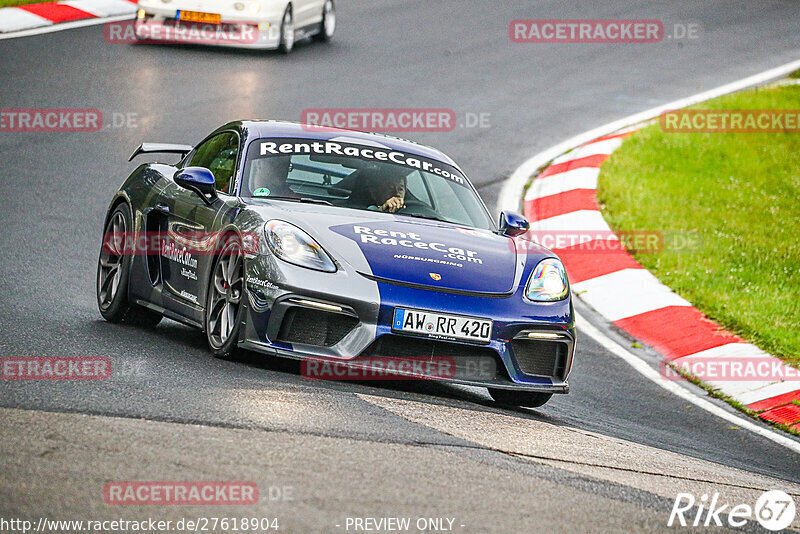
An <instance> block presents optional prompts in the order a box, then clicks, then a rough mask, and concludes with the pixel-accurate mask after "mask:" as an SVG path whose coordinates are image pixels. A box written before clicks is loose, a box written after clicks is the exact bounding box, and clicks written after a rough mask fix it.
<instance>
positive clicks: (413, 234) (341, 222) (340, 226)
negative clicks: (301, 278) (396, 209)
mask: <svg viewBox="0 0 800 534" xmlns="http://www.w3.org/2000/svg"><path fill="white" fill-rule="evenodd" d="M248 204H249V206H248V207H249V208H250V209H253V210H254V211H257V212H259V215H261V217H262V218H263V219H264V220H267V219H270V218H278V219H282V220H285V221H287V222H290V223H292V224H295V225H296V226H298V227H300V228H302V229H303V230H305V231H306V232H308V233H310V234H311V235H312V236H314V237H315V238H316V239H318V240H319V243H320V245H322V246H323V248H325V249H326V250H327V251H328V252H329V253H330V254H331V256H333V257H334V259H336V260H338V261H344V262H346V263H348V264H349V265H351V266H352V267H353V268H354V269H356V270H357V271H359V272H361V273H362V274H365V275H368V276H374V277H377V278H381V279H385V280H387V281H391V282H398V283H401V284H413V285H419V286H425V287H430V288H431V289H444V290H454V291H465V292H477V293H493V294H502V293H505V294H508V293H512V292H513V291H514V290H515V289H516V284H517V283H518V278H520V277H521V275H522V270H523V269H524V266H525V257H524V256H526V255H524V254H523V255H520V257H518V256H517V253H516V248H515V243H514V240H512V239H510V238H508V237H505V236H501V235H497V234H495V233H494V232H491V231H489V230H477V229H468V228H462V227H459V226H457V225H453V224H449V223H440V222H437V221H430V220H425V219H414V218H410V217H402V216H397V215H391V214H387V213H378V212H371V211H363V210H352V209H346V208H334V207H330V206H320V205H312V204H297V203H286V202H269V201H267V200H263V201H262V200H260V199H259V200H252V199H248ZM262 206H263V207H262Z"/></svg>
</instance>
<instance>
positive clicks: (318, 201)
mask: <svg viewBox="0 0 800 534" xmlns="http://www.w3.org/2000/svg"><path fill="white" fill-rule="evenodd" d="M253 198H261V199H264V200H287V201H289V202H302V203H303V204H323V205H325V206H333V204H331V203H330V202H328V201H327V200H322V199H319V198H311V197H281V196H269V197H253Z"/></svg>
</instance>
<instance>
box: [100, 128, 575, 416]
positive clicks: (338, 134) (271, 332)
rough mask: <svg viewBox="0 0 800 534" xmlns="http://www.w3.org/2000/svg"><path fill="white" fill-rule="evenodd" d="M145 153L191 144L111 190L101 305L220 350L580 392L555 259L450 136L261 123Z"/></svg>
mask: <svg viewBox="0 0 800 534" xmlns="http://www.w3.org/2000/svg"><path fill="white" fill-rule="evenodd" d="M149 153H173V154H179V155H180V158H181V159H180V161H179V162H178V163H177V164H174V165H169V164H163V163H148V164H143V165H141V166H139V167H138V168H137V169H136V170H134V171H133V173H132V174H131V175H130V176H129V177H128V178H127V180H125V183H124V184H123V185H122V187H121V188H120V189H119V191H118V192H117V193H116V194H115V195H114V198H113V200H112V201H111V204H110V207H109V209H108V213H107V216H106V218H105V226H104V228H105V231H104V237H103V245H102V247H101V253H100V259H99V263H98V269H97V301H98V305H99V308H100V312H101V314H102V315H103V317H105V318H106V319H107V320H109V321H111V322H128V323H133V324H138V325H143V326H146V325H150V326H153V325H155V324H157V323H158V322H159V321H160V320H161V318H162V317H164V316H165V317H169V318H171V319H174V320H176V321H180V322H182V323H185V324H187V325H191V326H194V327H197V328H199V329H201V330H202V331H204V332H205V335H206V338H207V341H208V345H209V347H210V350H211V352H213V353H214V354H215V355H217V356H218V357H223V358H233V357H235V356H236V354H237V351H240V350H243V349H247V350H250V351H256V352H259V353H263V354H265V355H267V356H281V357H289V358H296V359H300V360H302V361H304V362H313V363H314V364H315V365H316V364H318V363H319V362H323V363H331V362H334V363H336V364H337V365H346V366H347V367H348V368H352V369H359V368H361V369H364V368H365V367H364V366H367V367H370V368H373V369H374V367H375V365H376V362H381V361H384V360H385V361H388V362H393V363H392V365H389V364H387V365H386V366H385V369H386V370H387V371H391V373H392V376H398V377H400V376H412V377H424V378H433V379H442V380H449V381H452V382H455V383H461V384H468V385H473V386H483V387H487V388H488V389H489V392H490V394H491V395H492V397H493V398H494V399H495V400H497V401H498V402H500V403H503V404H509V405H519V406H541V405H543V404H544V403H545V402H547V401H548V400H549V399H550V398H551V396H552V395H553V393H567V392H568V389H569V385H568V382H567V376H568V375H569V372H570V369H571V367H572V360H573V352H574V348H575V329H574V316H573V307H572V300H571V296H570V289H569V284H568V280H567V275H566V272H565V271H564V267H563V266H562V264H561V261H560V260H559V259H558V258H557V257H556V256H555V255H554V254H553V253H552V252H551V251H550V250H548V249H546V248H543V247H541V246H539V245H537V244H535V243H532V242H530V241H528V240H524V237H522V234H524V233H525V232H526V231H527V229H528V222H527V221H526V220H525V219H524V218H523V217H521V216H520V215H516V214H514V213H511V212H503V213H501V214H500V218H499V223H498V224H495V223H494V222H493V221H492V218H491V216H490V214H489V212H488V211H487V209H486V206H485V205H484V203H483V201H482V200H481V199H480V197H479V196H478V194H477V192H476V191H475V189H474V187H473V186H472V184H471V183H470V182H469V180H468V179H467V178H466V177H465V175H464V172H463V171H462V170H461V169H460V168H459V167H458V166H457V165H456V164H455V163H454V162H453V161H452V160H451V159H450V158H449V157H448V156H446V155H444V154H443V153H441V152H439V151H438V150H435V149H433V148H429V147H426V146H422V145H419V144H416V143H414V142H411V141H406V140H402V139H398V138H395V137H390V136H386V135H380V134H371V133H363V132H356V131H349V130H334V129H323V128H320V127H315V126H308V125H303V124H296V123H289V122H278V121H268V120H267V121H239V122H231V123H229V124H226V125H224V126H222V127H220V128H218V129H217V130H215V131H214V132H212V133H211V134H210V135H208V136H207V137H206V138H205V139H204V140H203V141H201V142H200V143H199V144H197V145H196V146H194V147H193V146H188V145H173V144H148V143H146V144H142V145H141V146H140V147H139V148H137V149H136V151H135V152H134V153H133V155H132V156H131V160H133V158H135V157H136V156H138V155H140V154H149ZM398 360H400V363H398ZM403 360H408V361H406V362H405V366H404V365H403ZM409 362H410V363H409ZM431 362H436V363H438V364H442V362H444V363H446V364H447V365H439V366H434V371H433V372H431V371H430V369H431V366H430V365H428V366H423V365H420V363H425V364H430V363H431ZM304 369H305V368H304ZM310 369H311V367H309V370H310ZM314 369H319V367H318V366H315V367H314ZM420 369H422V371H420ZM351 376H354V375H350V374H347V375H346V378H345V379H350V377H351ZM365 376H366V375H365Z"/></svg>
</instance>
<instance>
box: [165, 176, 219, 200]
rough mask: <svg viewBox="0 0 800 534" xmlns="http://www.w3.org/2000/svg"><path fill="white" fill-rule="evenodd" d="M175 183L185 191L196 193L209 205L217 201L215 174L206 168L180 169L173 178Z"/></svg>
mask: <svg viewBox="0 0 800 534" xmlns="http://www.w3.org/2000/svg"><path fill="white" fill-rule="evenodd" d="M172 179H173V180H175V183H176V184H178V185H179V186H181V187H183V188H184V189H188V190H189V191H194V192H195V193H197V194H198V195H199V196H200V198H202V199H203V202H205V203H206V204H207V205H209V206H210V205H211V203H212V202H213V201H214V200H216V199H217V189H216V187H215V186H214V184H215V182H216V180H215V179H214V173H212V172H211V171H210V170H208V169H206V168H205V167H185V168H183V169H179V170H178V171H177V172H176V173H175V175H174V176H173V177H172Z"/></svg>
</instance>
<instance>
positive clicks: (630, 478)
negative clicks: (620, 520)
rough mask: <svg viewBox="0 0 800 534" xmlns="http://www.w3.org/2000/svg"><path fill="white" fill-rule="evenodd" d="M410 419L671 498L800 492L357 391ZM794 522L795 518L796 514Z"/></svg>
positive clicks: (494, 417) (598, 441) (542, 429)
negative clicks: (773, 490) (765, 492)
mask: <svg viewBox="0 0 800 534" xmlns="http://www.w3.org/2000/svg"><path fill="white" fill-rule="evenodd" d="M357 396H358V397H360V398H362V399H363V400H365V401H368V402H371V403H373V404H375V405H377V406H380V407H382V408H384V409H386V410H389V411H391V412H393V413H395V414H397V415H400V416H402V417H404V418H406V419H408V420H409V421H412V422H414V423H418V424H421V425H425V426H429V427H431V428H434V429H436V430H439V431H441V432H444V433H447V434H450V435H452V436H455V437H457V438H461V439H464V440H468V441H472V442H474V443H478V444H480V445H483V446H485V447H487V448H491V449H494V450H498V451H502V452H505V453H507V454H510V455H513V456H516V457H520V458H527V459H529V460H530V461H533V462H539V463H544V464H546V465H550V466H553V467H558V468H559V469H564V470H566V471H571V472H574V473H579V474H584V475H589V476H592V477H595V478H598V479H601V480H606V481H609V482H614V483H618V484H622V485H625V486H629V487H632V488H636V489H638V490H642V491H646V492H649V493H652V494H654V495H658V496H661V497H665V498H668V499H674V498H675V496H676V495H677V494H678V493H681V492H689V493H694V494H696V495H701V494H703V493H708V494H709V495H710V494H713V493H714V492H720V494H721V495H722V496H723V497H724V498H725V499H727V501H729V502H755V499H757V498H758V496H759V495H760V494H761V493H763V492H764V491H765V490H768V489H782V490H783V491H785V492H787V493H789V494H792V495H794V496H800V485H798V484H792V483H789V482H785V481H780V480H776V479H774V478H770V477H766V476H762V475H757V474H753V473H748V472H745V471H742V470H739V469H734V468H730V467H725V466H722V465H719V464H715V463H712V462H707V461H704V460H698V459H695V458H690V457H687V456H683V455H680V454H677V453H673V452H669V451H664V450H661V449H656V448H654V447H648V446H646V445H640V444H637V443H633V442H629V441H625V440H621V439H616V438H611V437H607V436H603V435H600V434H595V433H593V432H587V431H582V430H578V429H573V428H565V427H561V426H558V425H554V424H551V423H546V422H541V421H534V420H530V419H520V418H518V417H514V416H510V415H505V414H503V413H493V412H487V411H480V412H476V411H472V410H467V409H462V408H456V407H449V406H442V405H437V404H430V403H423V402H416V401H409V400H402V399H392V398H386V397H377V396H370V395H363V394H358V395H357ZM795 526H797V527H800V518H798V519H797V520H796V522H795Z"/></svg>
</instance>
